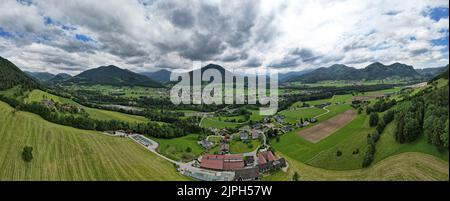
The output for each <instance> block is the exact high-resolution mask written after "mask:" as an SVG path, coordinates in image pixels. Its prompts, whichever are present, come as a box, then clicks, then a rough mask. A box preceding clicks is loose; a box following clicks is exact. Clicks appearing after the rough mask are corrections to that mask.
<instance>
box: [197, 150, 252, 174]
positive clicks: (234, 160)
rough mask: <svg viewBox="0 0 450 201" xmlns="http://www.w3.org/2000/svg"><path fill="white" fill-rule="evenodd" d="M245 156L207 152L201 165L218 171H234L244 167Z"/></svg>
mask: <svg viewBox="0 0 450 201" xmlns="http://www.w3.org/2000/svg"><path fill="white" fill-rule="evenodd" d="M244 166H245V163H244V157H243V156H242V155H214V154H205V155H204V156H203V157H202V159H201V161H200V167H201V168H205V169H210V170H218V171H232V170H238V169H241V168H244Z"/></svg>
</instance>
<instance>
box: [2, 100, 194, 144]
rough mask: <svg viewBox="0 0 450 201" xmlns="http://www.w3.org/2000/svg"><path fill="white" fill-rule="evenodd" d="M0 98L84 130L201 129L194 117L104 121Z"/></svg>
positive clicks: (160, 133) (161, 132) (166, 133)
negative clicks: (168, 120)
mask: <svg viewBox="0 0 450 201" xmlns="http://www.w3.org/2000/svg"><path fill="white" fill-rule="evenodd" d="M0 100H1V101H3V102H6V103H8V104H9V105H11V106H12V107H14V108H15V109H17V110H23V111H27V112H31V113H35V114H38V115H39V116H41V117H42V118H44V119H45V120H47V121H50V122H53V123H57V124H61V125H66V126H71V127H75V128H80V129H86V130H97V131H108V130H131V131H134V132H138V133H141V134H148V135H150V136H154V137H158V138H174V137H180V136H184V135H187V134H189V133H197V132H200V131H201V128H200V127H199V126H198V119H197V118H196V117H191V118H187V119H179V120H177V121H176V122H173V123H172V124H165V123H157V122H148V123H139V124H135V123H128V122H123V121H117V120H109V121H105V120H98V119H92V118H90V117H88V116H84V115H80V116H75V115H65V114H59V113H57V112H55V111H53V110H52V109H51V108H49V107H46V106H44V105H43V104H41V103H31V104H24V103H22V102H20V101H18V100H16V99H14V98H9V97H5V96H1V95H0Z"/></svg>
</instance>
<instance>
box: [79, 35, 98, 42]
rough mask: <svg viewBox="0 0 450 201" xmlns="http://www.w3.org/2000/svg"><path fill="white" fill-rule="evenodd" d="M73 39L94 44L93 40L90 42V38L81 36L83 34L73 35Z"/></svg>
mask: <svg viewBox="0 0 450 201" xmlns="http://www.w3.org/2000/svg"><path fill="white" fill-rule="evenodd" d="M75 39H77V40H79V41H83V42H85V43H87V42H94V40H92V38H90V37H89V36H86V35H83V34H75Z"/></svg>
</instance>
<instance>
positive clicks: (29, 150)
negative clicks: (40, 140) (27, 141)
mask: <svg viewBox="0 0 450 201" xmlns="http://www.w3.org/2000/svg"><path fill="white" fill-rule="evenodd" d="M22 159H23V160H24V161H25V162H30V161H31V160H33V147H30V146H26V147H24V148H23V151H22Z"/></svg>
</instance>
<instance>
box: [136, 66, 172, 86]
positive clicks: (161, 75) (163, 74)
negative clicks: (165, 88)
mask: <svg viewBox="0 0 450 201" xmlns="http://www.w3.org/2000/svg"><path fill="white" fill-rule="evenodd" d="M141 74H142V75H145V76H147V77H148V78H150V79H152V80H155V81H158V82H160V83H162V84H164V83H167V82H169V81H170V74H171V72H170V71H168V70H166V69H162V70H159V71H155V72H143V73H141Z"/></svg>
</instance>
